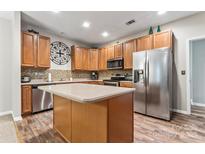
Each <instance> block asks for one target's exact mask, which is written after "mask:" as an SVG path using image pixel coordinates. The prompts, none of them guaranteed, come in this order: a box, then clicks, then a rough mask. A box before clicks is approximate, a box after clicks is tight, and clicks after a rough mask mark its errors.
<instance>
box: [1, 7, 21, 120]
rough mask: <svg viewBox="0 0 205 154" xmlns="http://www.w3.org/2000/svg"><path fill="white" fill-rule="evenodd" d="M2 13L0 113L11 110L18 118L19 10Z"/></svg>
mask: <svg viewBox="0 0 205 154" xmlns="http://www.w3.org/2000/svg"><path fill="white" fill-rule="evenodd" d="M0 13H1V12H0ZM4 15H6V16H7V17H5V19H7V20H5V19H0V54H1V56H0V114H3V113H5V112H6V113H8V112H13V116H14V119H16V118H17V119H18V118H19V117H21V86H20V85H21V84H20V55H21V52H20V51H21V50H20V46H21V41H20V40H21V38H20V34H21V33H20V12H13V11H8V12H7V13H6V14H4ZM17 119H16V120H17Z"/></svg>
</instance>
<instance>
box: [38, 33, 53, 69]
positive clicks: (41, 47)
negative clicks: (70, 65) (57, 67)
mask: <svg viewBox="0 0 205 154" xmlns="http://www.w3.org/2000/svg"><path fill="white" fill-rule="evenodd" d="M37 53H38V54H37V67H46V68H47V67H50V38H49V37H46V36H41V35H40V36H39V40H38V50H37Z"/></svg>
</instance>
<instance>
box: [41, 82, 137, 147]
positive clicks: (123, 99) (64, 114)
mask: <svg viewBox="0 0 205 154" xmlns="http://www.w3.org/2000/svg"><path fill="white" fill-rule="evenodd" d="M39 89H41V90H44V91H46V92H50V93H52V94H53V102H54V108H53V127H54V129H55V130H56V131H57V132H58V133H59V134H60V135H61V136H62V137H63V138H64V139H65V140H66V141H67V142H74V143H80V142H81V143H82V142H84V143H85V142H101V143H103V142H133V136H134V135H133V132H134V130H133V127H134V124H133V95H134V93H133V92H134V90H135V89H133V88H121V87H110V86H104V85H91V84H83V83H74V84H62V85H49V86H40V87H39Z"/></svg>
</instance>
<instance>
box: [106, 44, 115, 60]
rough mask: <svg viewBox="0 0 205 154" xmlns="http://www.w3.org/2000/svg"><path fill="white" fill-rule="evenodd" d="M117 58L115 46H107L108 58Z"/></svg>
mask: <svg viewBox="0 0 205 154" xmlns="http://www.w3.org/2000/svg"><path fill="white" fill-rule="evenodd" d="M112 58H115V52H114V46H111V47H108V48H107V59H112Z"/></svg>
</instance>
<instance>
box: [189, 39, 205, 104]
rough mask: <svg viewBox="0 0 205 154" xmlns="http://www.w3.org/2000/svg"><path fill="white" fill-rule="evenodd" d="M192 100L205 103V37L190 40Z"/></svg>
mask: <svg viewBox="0 0 205 154" xmlns="http://www.w3.org/2000/svg"><path fill="white" fill-rule="evenodd" d="M191 51H192V68H191V69H192V85H193V87H192V88H193V92H192V99H193V100H192V101H193V102H194V103H201V104H204V105H205V39H203V40H197V41H193V42H192V49H191Z"/></svg>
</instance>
